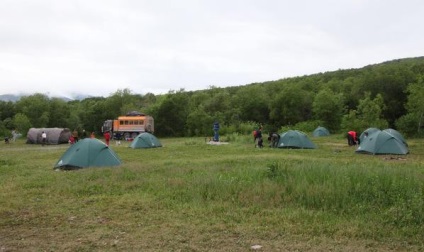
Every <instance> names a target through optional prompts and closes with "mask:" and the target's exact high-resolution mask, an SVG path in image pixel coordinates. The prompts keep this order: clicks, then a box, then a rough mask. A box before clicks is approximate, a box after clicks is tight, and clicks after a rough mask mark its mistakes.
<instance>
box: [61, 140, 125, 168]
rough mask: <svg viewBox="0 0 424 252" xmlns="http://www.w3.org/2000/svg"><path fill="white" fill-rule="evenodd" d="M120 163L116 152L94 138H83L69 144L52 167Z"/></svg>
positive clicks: (97, 165)
mask: <svg viewBox="0 0 424 252" xmlns="http://www.w3.org/2000/svg"><path fill="white" fill-rule="evenodd" d="M120 164H121V160H120V159H119V157H118V156H117V155H116V153H115V152H114V151H113V150H112V149H110V148H109V146H107V145H106V144H105V143H104V142H102V141H100V140H98V139H96V138H85V139H83V140H80V141H78V142H76V143H75V144H73V145H71V146H70V147H69V148H68V149H67V150H66V151H65V153H64V154H63V155H62V157H61V158H60V159H59V161H57V162H56V164H55V165H54V169H63V170H74V169H81V168H87V167H111V166H118V165H120Z"/></svg>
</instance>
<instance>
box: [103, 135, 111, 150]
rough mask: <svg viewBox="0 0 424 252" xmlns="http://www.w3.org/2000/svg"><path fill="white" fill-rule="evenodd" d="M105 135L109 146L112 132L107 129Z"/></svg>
mask: <svg viewBox="0 0 424 252" xmlns="http://www.w3.org/2000/svg"><path fill="white" fill-rule="evenodd" d="M103 136H104V137H105V141H106V145H107V146H109V141H110V132H109V131H106V132H105V134H104V135H103Z"/></svg>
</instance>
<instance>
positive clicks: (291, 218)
mask: <svg viewBox="0 0 424 252" xmlns="http://www.w3.org/2000/svg"><path fill="white" fill-rule="evenodd" d="M308 138H309V140H310V141H311V142H313V144H314V147H315V148H313V149H309V148H270V147H268V143H267V141H266V140H265V141H264V148H255V145H254V142H253V140H252V138H251V136H250V135H249V136H240V135H238V136H232V137H228V139H227V137H226V136H221V141H222V142H227V143H228V144H221V145H218V144H217V145H212V144H207V142H205V139H204V138H159V139H158V140H159V141H160V144H161V147H160V148H130V144H131V142H126V141H123V142H122V143H121V144H117V143H115V142H114V141H111V143H110V146H108V147H107V148H108V149H110V150H111V151H113V153H112V152H110V153H109V152H107V153H108V155H112V156H113V157H115V156H114V155H116V158H117V160H118V159H119V161H120V164H117V165H113V166H99V167H87V168H83V169H72V170H67V169H55V165H56V164H58V163H59V161H60V160H61V159H63V160H65V158H62V157H63V156H64V155H65V153H66V152H67V151H68V150H69V149H70V148H71V146H70V145H69V144H57V145H51V144H48V145H46V146H42V145H40V144H26V143H25V140H24V139H18V141H17V142H15V143H10V144H1V145H0V180H1V183H0V251H252V250H256V251H423V250H424V245H423V240H424V207H423V206H424V195H423V193H424V141H423V140H422V139H407V141H408V150H409V153H408V154H405V155H378V154H375V155H374V154H369V153H367V154H362V153H357V152H356V150H357V148H358V146H348V145H347V141H346V139H345V137H344V135H341V134H340V135H329V136H325V135H324V136H319V137H314V136H312V135H309V136H308ZM99 141H102V139H99ZM97 144H98V143H97V142H96V143H95V145H97ZM101 144H103V143H101ZM155 145H156V143H155ZM81 146H82V145H81ZM98 146H100V147H101V148H99V149H100V150H99V152H104V151H105V150H104V146H103V145H98ZM77 147H78V146H77ZM82 148H83V147H81V149H80V150H82ZM84 148H85V147H84ZM71 150H72V149H71ZM113 157H112V158H113ZM63 162H65V161H63Z"/></svg>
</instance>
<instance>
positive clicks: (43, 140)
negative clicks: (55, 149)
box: [41, 131, 47, 146]
mask: <svg viewBox="0 0 424 252" xmlns="http://www.w3.org/2000/svg"><path fill="white" fill-rule="evenodd" d="M46 143H47V133H46V132H45V131H43V132H42V133H41V145H42V146H44V145H45V144H46Z"/></svg>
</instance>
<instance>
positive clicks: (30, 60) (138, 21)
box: [0, 0, 424, 96]
mask: <svg viewBox="0 0 424 252" xmlns="http://www.w3.org/2000/svg"><path fill="white" fill-rule="evenodd" d="M423 7H424V3H422V2H420V1H418V0H406V1H401V2H399V1H394V0H389V1H382V0H374V1H365V0H349V1H348V0H345V1H335V0H325V1H318V2H317V1H312V0H310V1H308V0H303V1H278V0H265V1H260V2H258V1H253V0H245V1H241V0H240V1H223V0H215V1H193V0H183V1H163V0H158V1H147V0H145V1H143V0H141V1H135V0H125V1H122V0H121V1H117V0H104V1H99V0H92V1H82V0H71V1H49V0H39V1H23V0H6V1H3V3H2V8H1V9H0V93H18V92H22V91H28V92H42V91H43V90H48V92H49V93H51V94H61V95H66V94H72V93H86V94H90V95H104V96H107V95H109V94H111V93H113V92H115V91H116V90H118V89H124V88H129V89H131V90H132V91H133V92H135V93H147V92H153V93H165V92H167V91H169V90H178V89H180V88H184V89H186V90H197V89H205V88H208V87H209V86H211V85H214V86H228V85H244V84H249V83H253V82H262V81H268V80H275V79H280V78H285V77H291V76H298V75H305V74H313V73H317V72H322V71H332V70H337V69H343V68H356V67H362V66H365V65H368V64H373V63H379V62H382V61H387V60H391V59H396V58H403V57H417V56H422V54H423V53H422V52H423V50H422V44H423V42H424V34H422V33H421V32H420V29H421V27H420V25H421V23H422V22H423V21H424V17H423V16H422V14H421V10H422V9H423ZM46 92H47V91H46Z"/></svg>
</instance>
